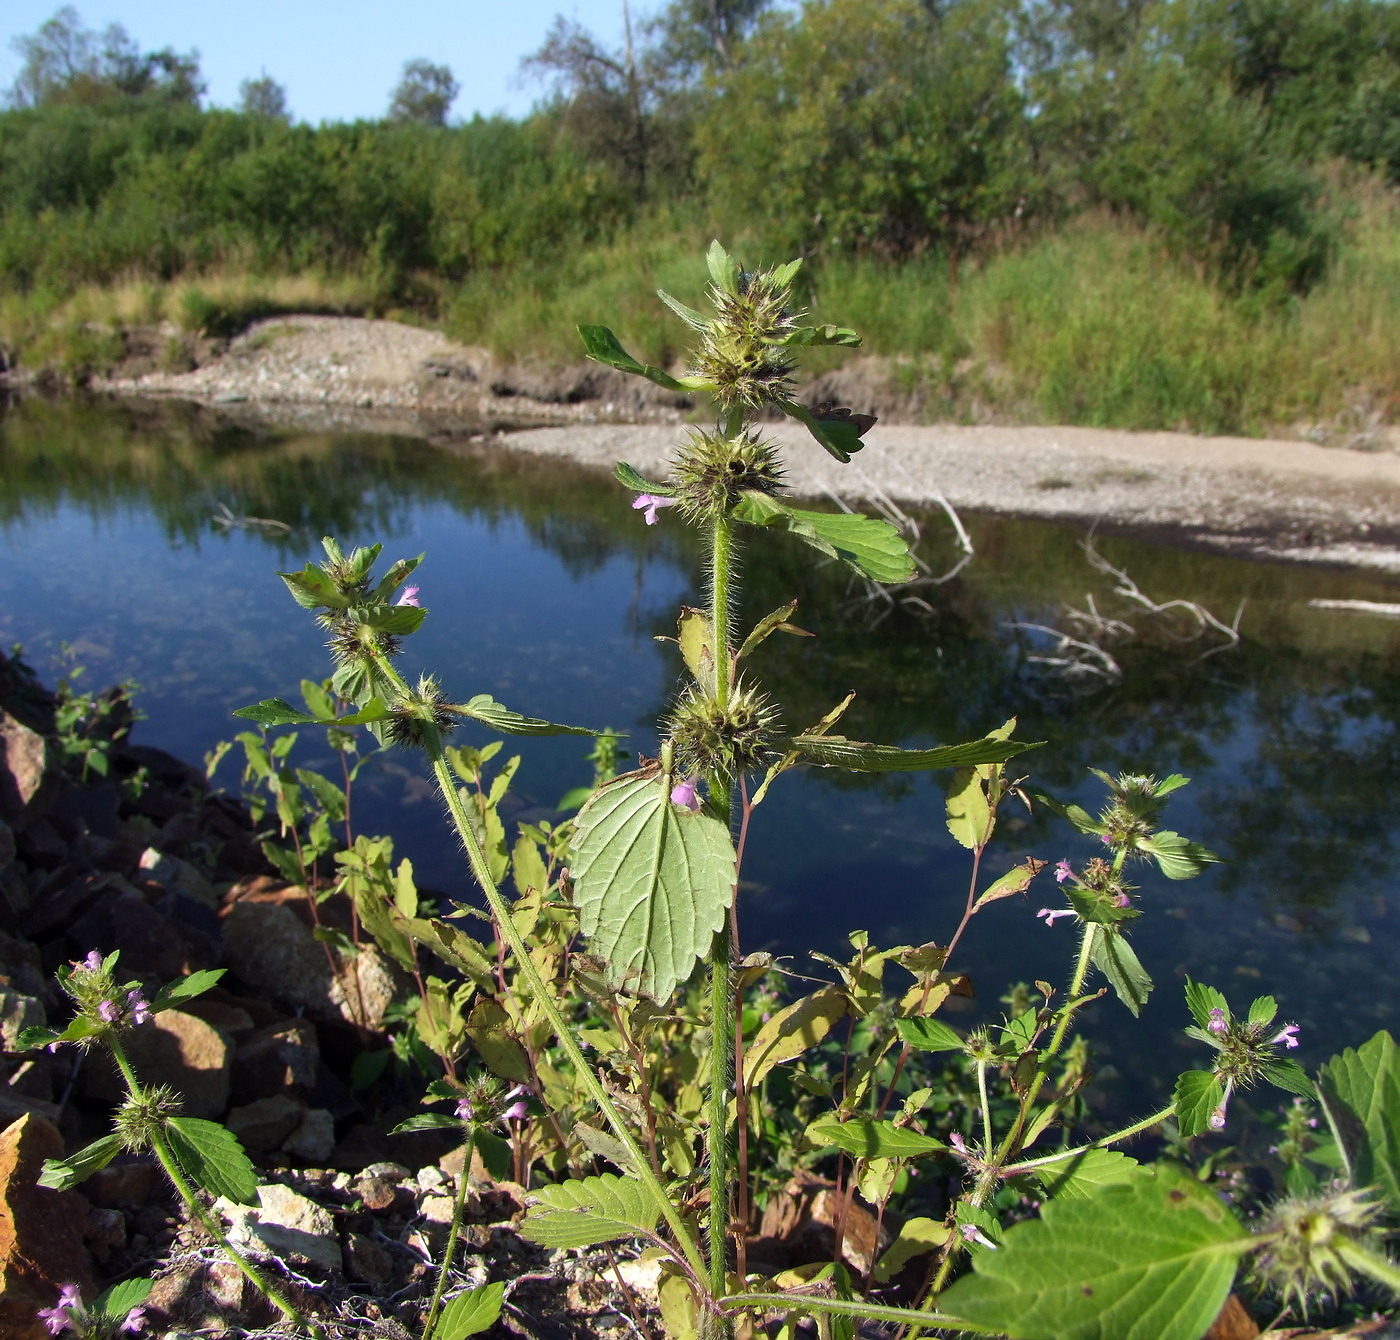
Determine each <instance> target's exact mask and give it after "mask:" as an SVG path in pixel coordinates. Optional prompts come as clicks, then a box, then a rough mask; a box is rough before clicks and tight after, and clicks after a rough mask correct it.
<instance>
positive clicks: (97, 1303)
mask: <svg viewBox="0 0 1400 1340" xmlns="http://www.w3.org/2000/svg"><path fill="white" fill-rule="evenodd" d="M154 1288H155V1281H154V1280H123V1281H122V1282H121V1283H120V1284H114V1285H112V1286H111V1288H109V1289H103V1290H102V1292H101V1293H100V1294H98V1295H97V1297H96V1298H94V1299H93V1300H92V1310H93V1313H94V1314H95V1315H96V1316H97V1318H98V1319H99V1321H101V1322H105V1323H106V1324H107V1325H108V1327H116V1326H120V1325H121V1324H122V1322H124V1321H125V1320H126V1317H127V1313H129V1312H130V1311H131V1309H132V1308H134V1307H140V1306H141V1304H142V1303H144V1302H145V1301H146V1299H147V1298H149V1297H150V1294H151V1290H152V1289H154Z"/></svg>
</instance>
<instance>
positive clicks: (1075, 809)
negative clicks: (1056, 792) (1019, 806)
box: [1035, 791, 1105, 836]
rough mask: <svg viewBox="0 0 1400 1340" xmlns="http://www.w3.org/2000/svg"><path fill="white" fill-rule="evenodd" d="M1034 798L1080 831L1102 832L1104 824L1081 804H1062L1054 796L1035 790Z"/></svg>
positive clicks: (1098, 833) (1095, 833) (1096, 834)
mask: <svg viewBox="0 0 1400 1340" xmlns="http://www.w3.org/2000/svg"><path fill="white" fill-rule="evenodd" d="M1035 798H1036V799H1037V800H1038V801H1040V803H1041V804H1042V805H1044V806H1045V808H1046V809H1048V810H1053V811H1054V812H1055V813H1056V814H1058V815H1059V816H1060V817H1061V818H1062V819H1068V820H1069V821H1070V823H1072V824H1073V825H1074V826H1075V827H1076V828H1077V829H1078V830H1079V831H1080V832H1081V833H1092V834H1094V835H1095V836H1100V835H1102V833H1103V832H1104V828H1105V825H1103V824H1101V823H1100V822H1099V821H1098V820H1097V819H1095V818H1094V817H1093V815H1091V814H1090V813H1089V811H1088V810H1086V809H1085V808H1084V807H1083V806H1082V805H1062V804H1060V802H1059V801H1058V800H1056V799H1055V797H1054V796H1047V795H1046V794H1045V792H1043V791H1037V792H1036V793H1035Z"/></svg>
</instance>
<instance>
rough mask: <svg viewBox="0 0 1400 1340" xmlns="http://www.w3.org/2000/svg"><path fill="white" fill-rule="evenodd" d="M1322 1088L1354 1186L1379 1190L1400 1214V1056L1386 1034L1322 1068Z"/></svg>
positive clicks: (1380, 1033)
mask: <svg viewBox="0 0 1400 1340" xmlns="http://www.w3.org/2000/svg"><path fill="white" fill-rule="evenodd" d="M1318 1087H1319V1089H1320V1090H1321V1093H1322V1097H1323V1098H1324V1100H1325V1101H1326V1103H1327V1111H1328V1113H1329V1115H1330V1116H1331V1118H1332V1120H1333V1122H1334V1123H1335V1124H1336V1127H1337V1130H1338V1133H1339V1135H1340V1137H1341V1141H1342V1144H1343V1146H1344V1147H1345V1150H1346V1154H1347V1160H1348V1162H1349V1164H1350V1165H1351V1180H1352V1182H1353V1184H1354V1185H1356V1186H1375V1187H1379V1188H1380V1190H1381V1192H1382V1194H1383V1195H1384V1196H1385V1198H1386V1200H1387V1202H1388V1203H1389V1206H1390V1210H1391V1213H1392V1214H1400V1051H1397V1049H1396V1046H1395V1039H1394V1038H1392V1037H1391V1035H1390V1034H1389V1033H1388V1032H1386V1031H1385V1030H1384V1029H1382V1030H1381V1031H1380V1032H1379V1033H1377V1034H1376V1035H1375V1036H1374V1037H1373V1038H1371V1040H1370V1041H1369V1042H1365V1043H1363V1044H1362V1045H1361V1046H1360V1047H1359V1048H1356V1049H1353V1048H1351V1047H1348V1048H1347V1049H1346V1050H1345V1051H1344V1052H1342V1053H1341V1055H1340V1056H1334V1057H1333V1058H1332V1059H1331V1060H1330V1061H1328V1062H1327V1064H1326V1065H1324V1066H1323V1067H1322V1070H1321V1073H1320V1074H1319V1075H1318Z"/></svg>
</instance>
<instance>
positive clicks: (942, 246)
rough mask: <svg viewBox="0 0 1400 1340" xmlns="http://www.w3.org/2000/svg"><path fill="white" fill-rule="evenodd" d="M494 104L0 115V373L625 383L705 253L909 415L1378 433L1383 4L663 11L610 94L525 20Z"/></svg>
mask: <svg viewBox="0 0 1400 1340" xmlns="http://www.w3.org/2000/svg"><path fill="white" fill-rule="evenodd" d="M532 65H533V68H534V69H535V71H536V72H537V73H539V74H542V75H544V76H545V77H546V79H548V80H550V81H552V82H551V83H550V85H549V88H550V91H549V93H548V96H546V97H545V98H544V99H543V100H542V101H541V102H540V104H539V105H538V107H537V109H536V111H535V112H534V113H533V114H532V115H531V116H529V117H528V118H526V119H524V120H522V121H511V120H506V119H502V118H481V117H477V118H474V119H473V120H471V121H469V122H466V123H463V124H458V125H455V126H434V125H430V124H422V123H418V122H414V121H402V120H386V121H383V122H359V123H355V124H325V125H322V126H319V127H312V126H307V125H289V124H287V123H286V122H285V121H283V120H281V119H279V118H276V117H273V116H267V115H259V114H256V113H252V112H247V113H240V112H231V111H225V110H207V111H206V110H202V109H201V107H200V106H199V102H198V98H197V96H194V95H192V94H191V93H190V90H188V89H185V91H184V93H182V94H181V95H180V96H175V94H174V93H172V91H171V87H167V84H168V83H169V81H166V83H160V82H157V83H156V84H154V85H150V86H146V85H141V86H137V85H133V86H132V90H123V89H120V88H116V87H115V86H114V87H102V88H95V87H94V86H92V84H91V81H88V82H87V83H82V82H79V83H76V84H74V85H71V86H68V87H61V86H60V87H55V88H51V89H50V90H49V91H48V92H47V93H46V94H45V95H44V96H42V97H36V98H35V99H31V103H32V105H24V106H16V107H14V108H13V109H11V110H9V111H6V112H0V342H3V344H4V345H5V346H6V347H7V348H8V349H9V350H10V352H11V353H12V354H13V353H15V352H16V351H18V352H19V354H20V356H21V357H22V358H25V359H27V360H28V361H30V362H31V363H33V362H42V361H45V360H46V359H47V360H49V361H57V362H60V363H63V365H64V366H67V367H69V368H70V370H79V371H81V370H90V369H93V368H99V369H100V368H101V367H102V366H103V365H104V363H110V361H111V360H112V359H113V358H114V357H116V355H117V352H118V348H117V346H114V345H113V344H112V342H111V341H110V340H107V341H106V342H105V343H104V339H103V335H102V331H103V330H104V329H107V328H109V327H111V326H113V325H115V324H119V323H120V322H123V321H125V322H131V321H134V320H138V319H145V320H155V319H159V318H161V317H166V318H171V319H174V320H176V321H177V322H178V323H179V324H180V325H182V326H184V327H185V328H186V329H198V330H203V331H205V332H206V333H209V334H212V335H216V336H224V335H228V334H230V333H233V332H234V331H236V330H237V329H238V328H240V327H241V326H242V325H244V324H246V323H247V322H248V321H249V320H251V319H254V318H256V317H257V316H260V315H265V314H269V313H272V312H276V311H279V310H288V309H293V308H295V309H302V310H305V309H311V310H325V311H350V312H362V313H368V314H373V315H384V314H390V315H398V316H404V317H408V318H411V319H415V320H428V321H434V322H437V323H440V324H442V325H444V326H445V327H446V329H447V330H448V331H449V332H450V333H451V334H453V335H456V336H458V337H461V338H464V339H468V340H472V341H477V342H481V343H485V344H488V345H490V346H491V347H493V348H494V349H496V350H497V351H498V352H501V353H503V354H509V355H521V354H535V353H538V354H545V355H548V356H555V357H557V356H568V357H575V356H576V354H577V351H576V349H574V348H573V347H572V346H569V345H566V344H565V343H564V342H563V341H565V340H566V339H567V334H566V333H565V334H563V335H561V334H560V333H559V332H560V331H563V332H567V331H568V330H569V329H571V328H572V325H573V324H574V322H575V321H577V320H580V319H582V320H587V319H590V318H594V319H596V313H597V312H598V311H599V310H607V311H610V312H614V313H617V312H621V313H622V316H621V318H617V319H615V324H616V325H617V326H618V329H619V332H620V333H621V334H623V335H624V337H625V338H626V339H627V342H628V343H629V345H630V346H631V347H634V348H637V349H638V351H639V353H641V354H643V355H644V356H647V357H649V358H652V359H654V360H656V361H659V362H663V363H664V362H665V361H667V360H668V359H669V358H671V357H673V356H674V354H675V353H676V350H675V349H674V348H673V347H672V344H671V338H672V337H671V336H670V335H668V334H667V333H666V329H667V327H666V325H665V324H664V323H663V321H662V320H661V318H660V313H659V311H657V312H656V314H655V315H652V314H651V309H653V308H654V307H655V303H654V299H653V298H652V296H651V294H652V288H653V286H654V285H655V284H656V283H661V284H662V285H663V286H665V287H667V288H668V289H672V290H673V291H676V292H677V293H678V294H679V295H680V296H681V297H683V298H686V299H687V300H690V299H692V298H694V297H696V296H697V294H696V290H697V289H698V285H699V276H698V275H696V274H694V273H692V271H693V268H694V267H693V265H690V264H689V262H688V257H690V256H693V254H694V251H695V249H696V245H697V243H700V242H702V241H703V240H704V239H706V238H708V237H709V236H712V235H717V236H723V237H725V238H726V239H730V240H731V241H733V242H735V243H737V244H739V245H740V246H741V247H742V254H743V255H745V256H749V257H752V258H754V259H755V260H761V259H764V258H767V259H771V258H772V257H773V256H778V255H783V256H786V255H792V254H801V255H803V256H804V257H805V258H806V259H807V260H808V262H809V265H808V269H807V272H806V274H807V276H808V280H807V282H808V283H809V286H810V287H809V291H808V292H807V293H806V294H805V295H804V297H805V298H806V300H808V301H810V302H811V303H812V305H813V306H814V307H815V309H816V310H817V312H818V314H819V315H820V313H821V308H822V299H823V296H824V294H825V293H826V292H828V291H830V292H833V293H834V292H835V291H837V290H838V289H839V290H840V291H841V293H842V295H843V298H844V299H845V301H844V302H843V306H842V312H843V319H847V320H851V321H852V322H853V324H855V325H857V326H858V327H859V328H861V329H862V330H863V331H864V332H865V333H866V334H867V337H868V342H869V345H870V347H871V348H873V349H874V350H875V351H876V352H880V353H885V354H889V355H892V356H897V357H899V358H902V359H905V360H907V366H903V367H902V368H901V370H900V376H901V377H902V378H903V379H904V380H905V382H907V389H909V390H910V391H911V392H915V393H917V399H918V400H919V401H920V403H922V404H923V405H924V406H925V407H926V409H927V412H933V413H939V414H944V415H953V416H960V417H967V416H981V415H985V414H987V413H994V414H996V415H997V416H999V417H1033V418H1034V417H1038V418H1053V419H1056V420H1061V421H1066V420H1067V421H1072V422H1093V423H1104V424H1114V425H1121V426H1127V427H1144V428H1145V427H1191V428H1195V429H1198V430H1203V431H1247V432H1258V431H1263V430H1265V429H1267V428H1269V427H1270V426H1276V425H1278V424H1281V423H1288V422H1293V421H1297V420H1299V419H1303V420H1308V421H1318V420H1327V421H1329V422H1332V421H1335V426H1336V427H1337V428H1338V430H1339V431H1345V430H1346V429H1347V428H1348V426H1349V424H1348V422H1346V420H1347V416H1348V415H1349V414H1350V415H1351V416H1352V418H1358V416H1359V418H1360V419H1363V420H1364V419H1367V418H1368V417H1369V418H1371V419H1375V418H1376V417H1377V416H1379V418H1380V419H1382V420H1388V419H1389V418H1390V417H1391V413H1392V409H1393V404H1394V398H1395V396H1396V395H1397V394H1400V373H1397V371H1396V369H1395V367H1394V361H1393V358H1392V357H1391V356H1390V352H1389V351H1390V350H1393V348H1394V347H1395V345H1396V336H1397V334H1400V332H1398V331H1397V330H1396V328H1395V327H1396V324H1397V322H1400V317H1397V315H1396V313H1397V304H1396V301H1395V299H1396V297H1397V295H1398V294H1400V250H1398V249H1397V247H1396V244H1395V237H1396V233H1397V228H1396V223H1397V219H1398V218H1400V215H1397V210H1396V205H1395V203H1394V198H1393V197H1394V187H1395V185H1396V183H1397V181H1400V130H1398V129H1397V126H1400V115H1397V114H1400V6H1396V5H1394V4H1391V3H1387V2H1386V0H806V3H804V4H802V5H800V6H797V7H793V8H776V7H773V6H771V5H768V4H764V3H762V2H761V0H757V2H756V0H725V2H724V3H719V4H717V5H710V4H705V5H697V4H694V3H690V0H672V3H671V4H669V5H668V6H667V7H665V8H663V9H662V11H661V12H660V13H659V15H657V16H656V18H655V19H654V20H653V21H652V22H651V23H650V25H649V26H648V25H643V26H642V27H641V28H640V29H639V33H638V44H637V48H636V51H635V52H634V55H633V58H632V59H631V60H630V61H629V60H627V59H626V56H625V53H609V52H607V51H606V50H604V49H602V48H601V47H600V46H599V45H598V43H597V42H596V40H595V39H593V38H592V36H591V35H590V34H587V33H585V32H583V31H582V30H581V29H578V28H577V27H576V26H571V25H570V24H568V23H567V22H566V21H564V20H560V21H558V22H557V23H556V26H555V29H553V30H551V32H550V34H549V35H548V36H547V38H546V40H545V42H544V45H543V46H542V47H541V48H540V51H539V52H538V53H537V54H536V56H535V57H534V58H533V60H532ZM196 73H197V72H196ZM172 87H173V86H172ZM181 88H184V85H181ZM133 90H134V91H133ZM177 92H178V90H177ZM289 276H296V277H298V278H299V279H300V280H301V281H302V282H301V283H300V284H299V286H297V287H296V288H295V289H294V290H292V289H288V288H287V287H286V285H285V284H284V283H282V284H280V286H279V283H280V281H284V280H286V279H287V278H288V277H289ZM235 281H236V282H235ZM235 289H236V290H237V292H236V293H234V291H233V290H235ZM852 299H854V300H855V302H856V306H857V308H859V309H863V310H858V311H856V312H854V313H852V312H851V310H850V303H851V300H852ZM55 331H58V332H59V333H60V334H59V337H57V338H55V336H54V332H55Z"/></svg>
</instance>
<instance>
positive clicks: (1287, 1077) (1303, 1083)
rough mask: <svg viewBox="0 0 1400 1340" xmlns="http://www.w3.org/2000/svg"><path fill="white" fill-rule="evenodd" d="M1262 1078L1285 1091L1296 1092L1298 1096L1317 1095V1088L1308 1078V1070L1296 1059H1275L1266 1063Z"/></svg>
mask: <svg viewBox="0 0 1400 1340" xmlns="http://www.w3.org/2000/svg"><path fill="white" fill-rule="evenodd" d="M1264 1078H1265V1079H1267V1080H1268V1081H1269V1083H1270V1084H1272V1085H1274V1086H1275V1087H1276V1088H1279V1089H1283V1090H1284V1091H1285V1092H1286V1093H1296V1094H1297V1095H1298V1096H1299V1097H1300V1098H1314V1099H1315V1098H1316V1097H1317V1089H1316V1088H1315V1087H1314V1085H1313V1082H1312V1080H1311V1079H1309V1078H1308V1072H1307V1071H1306V1070H1304V1069H1303V1067H1302V1066H1300V1065H1299V1064H1298V1063H1297V1061H1275V1062H1274V1063H1273V1064H1272V1065H1266V1066H1265V1067H1264Z"/></svg>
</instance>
